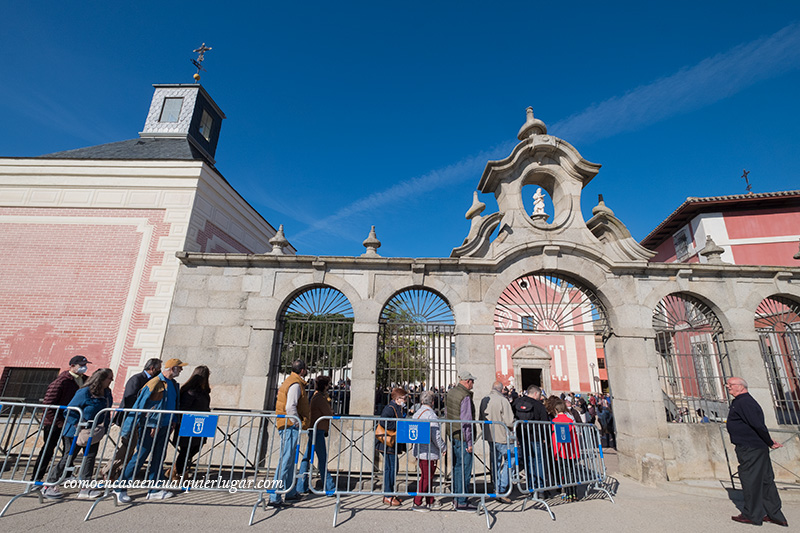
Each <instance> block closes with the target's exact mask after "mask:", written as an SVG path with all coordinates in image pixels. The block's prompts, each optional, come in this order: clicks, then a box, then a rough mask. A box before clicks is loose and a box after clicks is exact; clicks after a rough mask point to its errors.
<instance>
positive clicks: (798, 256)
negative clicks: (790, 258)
mask: <svg viewBox="0 0 800 533" xmlns="http://www.w3.org/2000/svg"><path fill="white" fill-rule="evenodd" d="M794 258H795V259H797V260H798V261H800V245H798V247H797V253H796V254H794Z"/></svg>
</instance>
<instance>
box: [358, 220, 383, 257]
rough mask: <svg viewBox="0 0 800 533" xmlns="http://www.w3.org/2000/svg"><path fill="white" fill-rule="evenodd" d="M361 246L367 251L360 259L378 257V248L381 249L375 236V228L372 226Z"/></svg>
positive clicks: (379, 242)
mask: <svg viewBox="0 0 800 533" xmlns="http://www.w3.org/2000/svg"><path fill="white" fill-rule="evenodd" d="M362 244H363V245H364V248H366V249H367V251H366V252H364V253H363V254H361V257H380V256H379V255H378V248H380V247H381V241H379V240H378V236H377V235H375V226H372V229H371V230H369V235H368V236H367V238H366V239H365V240H364V242H363V243H362Z"/></svg>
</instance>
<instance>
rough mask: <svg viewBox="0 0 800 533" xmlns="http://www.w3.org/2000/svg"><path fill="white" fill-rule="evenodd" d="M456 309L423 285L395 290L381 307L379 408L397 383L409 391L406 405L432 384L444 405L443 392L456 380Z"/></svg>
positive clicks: (442, 406) (440, 404) (437, 406)
mask: <svg viewBox="0 0 800 533" xmlns="http://www.w3.org/2000/svg"><path fill="white" fill-rule="evenodd" d="M454 332H455V320H454V318H453V311H452V310H451V309H450V306H449V305H448V304H447V302H445V301H444V299H442V297H441V296H439V295H438V294H435V293H433V292H431V291H428V290H424V289H407V290H404V291H402V292H399V293H398V294H396V295H395V296H394V297H393V298H392V299H391V300H390V301H389V302H388V303H387V304H386V306H385V307H384V308H383V311H382V312H381V318H380V334H379V346H378V358H377V365H376V368H377V372H376V374H377V375H376V382H375V385H376V390H375V412H376V414H380V412H381V410H382V409H383V407H384V406H386V404H388V403H389V394H390V392H391V389H392V388H393V387H403V388H405V389H406V390H407V391H409V393H410V396H409V397H408V398H407V400H406V403H407V404H411V405H413V404H415V403H417V402H418V401H419V394H420V393H421V392H422V391H423V390H426V389H434V390H436V391H437V392H438V393H439V394H438V395H437V405H434V408H435V409H437V411H439V412H441V410H442V409H444V394H445V393H446V392H447V388H448V387H449V386H450V385H454V384H455V383H456V382H457V381H458V378H457V373H456V358H455V355H456V354H455V339H454Z"/></svg>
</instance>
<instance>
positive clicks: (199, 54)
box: [192, 43, 211, 83]
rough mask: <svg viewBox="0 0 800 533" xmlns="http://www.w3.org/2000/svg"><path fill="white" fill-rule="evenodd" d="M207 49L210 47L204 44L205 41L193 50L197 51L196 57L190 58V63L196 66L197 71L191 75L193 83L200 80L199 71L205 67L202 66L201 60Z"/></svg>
mask: <svg viewBox="0 0 800 533" xmlns="http://www.w3.org/2000/svg"><path fill="white" fill-rule="evenodd" d="M209 50H211V47H210V46H206V43H203V44H202V45H200V48H197V49H196V50H194V51H195V52H197V59H192V64H193V65H194V66H195V67H197V72H196V73H195V75H194V76H193V77H194V81H195V83H198V82H199V81H200V71H201V70H202V71H203V72H205V71H206V69H204V68H203V60H204V59H205V58H206V57H205V56H206V52H208V51H209Z"/></svg>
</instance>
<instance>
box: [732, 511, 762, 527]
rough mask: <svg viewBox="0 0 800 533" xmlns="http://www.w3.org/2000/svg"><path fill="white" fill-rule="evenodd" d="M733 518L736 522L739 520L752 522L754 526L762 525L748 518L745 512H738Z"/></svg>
mask: <svg viewBox="0 0 800 533" xmlns="http://www.w3.org/2000/svg"><path fill="white" fill-rule="evenodd" d="M731 520H733V521H734V522H739V523H740V524H752V525H754V526H760V525H761V524H756V523H755V522H753V521H752V520H750V519H749V518H747V517H746V516H745V515H743V514H738V515H736V516H732V517H731Z"/></svg>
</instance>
